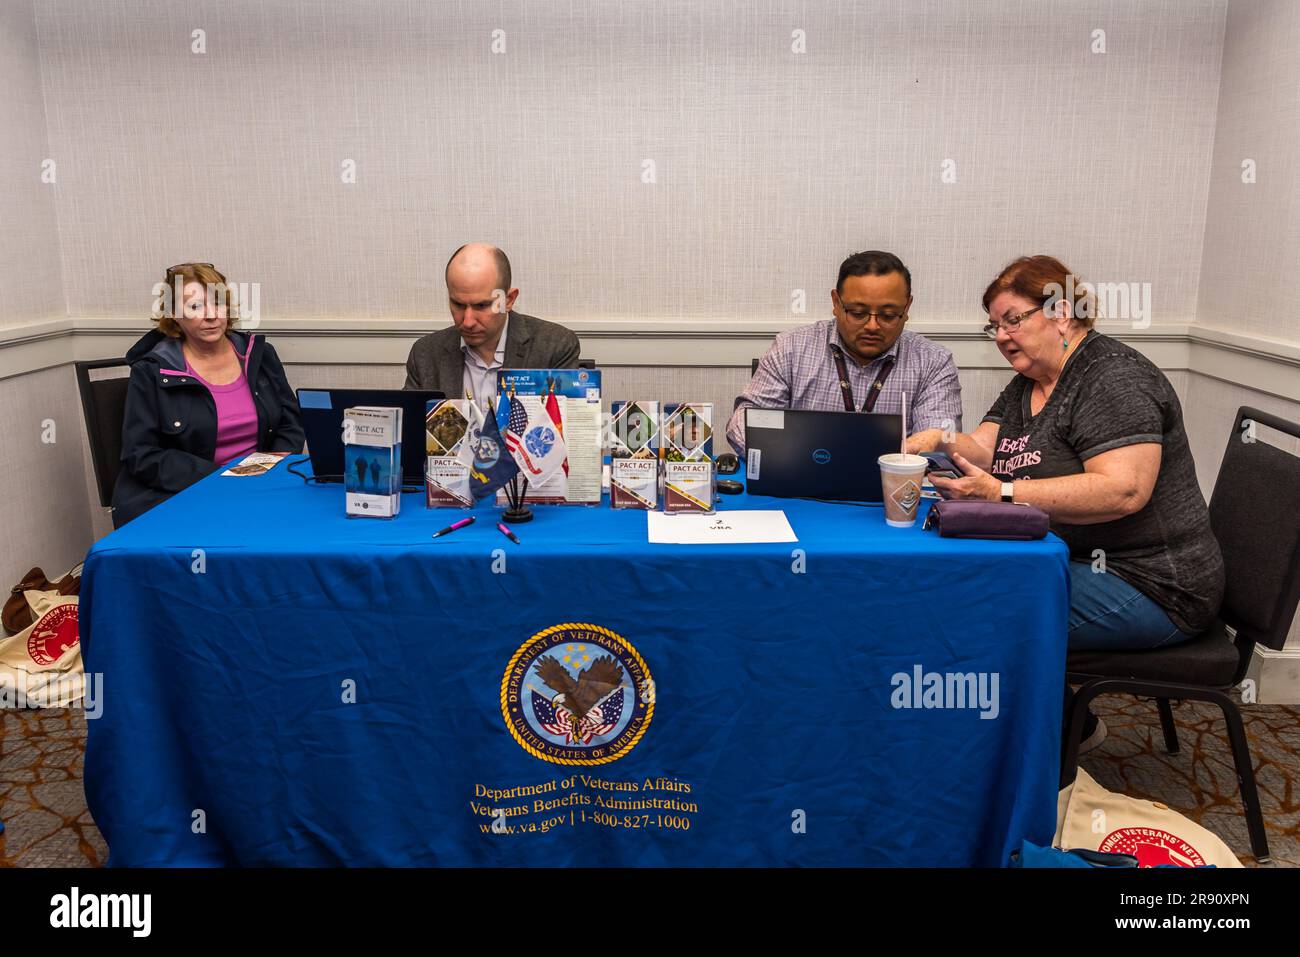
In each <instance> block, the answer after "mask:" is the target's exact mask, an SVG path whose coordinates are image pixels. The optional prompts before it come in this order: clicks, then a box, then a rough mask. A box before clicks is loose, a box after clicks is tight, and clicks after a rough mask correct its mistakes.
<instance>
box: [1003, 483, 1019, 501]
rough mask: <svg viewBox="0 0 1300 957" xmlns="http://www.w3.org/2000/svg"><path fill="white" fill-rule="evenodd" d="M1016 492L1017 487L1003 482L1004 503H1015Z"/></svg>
mask: <svg viewBox="0 0 1300 957" xmlns="http://www.w3.org/2000/svg"><path fill="white" fill-rule="evenodd" d="M1014 490H1015V486H1014V485H1012V484H1011V483H1010V482H1003V483H1002V501H1004V502H1014V501H1015V500H1016V495H1015V491H1014Z"/></svg>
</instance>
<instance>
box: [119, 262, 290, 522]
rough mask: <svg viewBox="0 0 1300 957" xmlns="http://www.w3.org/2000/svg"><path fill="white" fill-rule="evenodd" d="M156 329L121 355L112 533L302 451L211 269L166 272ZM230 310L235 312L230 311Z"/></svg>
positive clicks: (278, 379) (264, 365)
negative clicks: (189, 493)
mask: <svg viewBox="0 0 1300 957" xmlns="http://www.w3.org/2000/svg"><path fill="white" fill-rule="evenodd" d="M166 286H167V290H166V292H165V293H164V294H163V296H162V302H163V303H167V302H169V301H173V300H174V301H178V302H180V303H181V308H179V309H169V308H166V307H165V306H164V308H163V309H162V310H161V313H162V315H161V317H160V318H159V319H158V328H157V329H155V330H154V331H152V332H149V333H148V334H146V335H145V336H144V337H143V338H142V339H141V340H140V341H139V342H137V343H136V344H135V345H134V346H133V347H132V348H131V351H130V352H128V353H127V354H126V358H127V361H128V362H129V363H130V364H131V381H130V383H129V385H128V387H127V396H126V414H125V417H124V420H123V422H122V471H121V472H120V473H119V474H118V477H117V485H116V486H115V487H114V489H113V525H114V527H115V528H121V527H122V526H123V525H125V524H126V523H127V522H129V521H131V519H133V518H135V517H136V516H137V515H140V514H142V513H143V512H146V511H148V510H149V509H151V508H153V507H154V506H155V505H157V504H158V503H159V502H162V501H164V500H165V499H168V498H170V497H171V496H173V495H175V494H176V493H177V492H179V491H181V490H182V489H185V488H188V487H189V486H191V485H193V484H194V483H195V482H197V481H198V480H199V479H201V478H203V477H204V476H205V475H208V474H210V473H212V472H215V471H216V470H217V469H218V468H219V467H221V466H223V465H225V464H227V463H228V462H230V461H233V460H237V459H239V458H242V457H243V456H244V455H247V454H249V453H252V452H300V451H302V445H303V430H302V414H301V412H300V411H299V409H298V400H297V399H296V398H295V396H294V394H293V390H292V389H291V388H290V387H289V380H288V379H287V378H286V377H285V374H284V367H283V366H282V365H281V364H280V359H279V357H278V356H276V354H275V349H273V348H272V347H271V345H270V344H269V343H267V342H266V340H265V339H264V338H263V337H261V336H257V335H246V334H244V333H240V332H235V331H233V330H232V329H231V328H230V327H231V325H233V324H234V322H235V321H236V319H237V316H236V315H235V313H236V311H237V303H235V302H233V301H232V300H233V299H234V297H233V295H232V293H233V290H231V289H229V287H228V286H227V283H226V277H225V276H223V275H222V274H221V273H220V272H218V271H217V270H216V269H214V268H213V267H212V264H211V263H182V264H181V265H179V266H172V267H171V268H170V269H169V270H167V280H166ZM232 307H234V308H232Z"/></svg>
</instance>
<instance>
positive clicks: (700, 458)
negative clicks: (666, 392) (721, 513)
mask: <svg viewBox="0 0 1300 957" xmlns="http://www.w3.org/2000/svg"><path fill="white" fill-rule="evenodd" d="M659 442H660V455H661V456H662V458H663V460H664V511H665V512H668V513H674V512H712V511H713V510H714V509H713V492H714V489H713V403H711V402H670V403H667V404H665V405H664V408H663V414H662V416H661V418H660V425H659Z"/></svg>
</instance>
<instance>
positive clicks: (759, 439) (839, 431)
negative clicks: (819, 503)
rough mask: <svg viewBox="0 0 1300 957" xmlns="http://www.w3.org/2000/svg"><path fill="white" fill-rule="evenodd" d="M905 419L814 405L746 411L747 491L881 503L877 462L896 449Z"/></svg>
mask: <svg viewBox="0 0 1300 957" xmlns="http://www.w3.org/2000/svg"><path fill="white" fill-rule="evenodd" d="M902 438H903V417H902V416H901V415H881V414H876V413H868V412H818V411H815V410H812V409H754V408H749V409H746V410H745V450H746V456H745V485H746V491H747V492H748V493H749V494H750V495H773V496H776V497H778V498H823V499H831V500H833V501H840V502H883V501H884V495H883V494H882V493H881V490H880V465H879V464H878V463H877V462H876V460H877V459H878V458H879V457H880V456H882V455H884V454H886V453H888V452H897V451H898V450H899V448H900V446H901V444H902Z"/></svg>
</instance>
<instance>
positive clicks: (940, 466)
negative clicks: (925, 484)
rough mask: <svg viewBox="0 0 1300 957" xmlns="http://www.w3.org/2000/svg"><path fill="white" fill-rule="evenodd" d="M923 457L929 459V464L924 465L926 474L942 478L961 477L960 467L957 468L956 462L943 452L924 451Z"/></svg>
mask: <svg viewBox="0 0 1300 957" xmlns="http://www.w3.org/2000/svg"><path fill="white" fill-rule="evenodd" d="M925 457H926V458H927V459H929V460H930V464H929V465H927V466H926V467H925V474H926V475H934V476H937V477H938V478H943V479H955V478H961V477H962V475H963V474H964V473H963V472H962V470H961V469H959V468H957V463H956V462H954V461H953V460H952V458H951V457H950V456H949V455H948V454H947V453H945V452H926V453H925Z"/></svg>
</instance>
